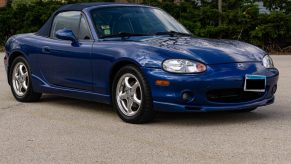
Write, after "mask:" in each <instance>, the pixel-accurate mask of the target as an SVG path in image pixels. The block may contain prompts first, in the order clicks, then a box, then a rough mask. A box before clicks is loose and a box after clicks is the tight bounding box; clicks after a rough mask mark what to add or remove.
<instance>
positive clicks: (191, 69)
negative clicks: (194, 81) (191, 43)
mask: <svg viewBox="0 0 291 164" xmlns="http://www.w3.org/2000/svg"><path fill="white" fill-rule="evenodd" d="M163 69H164V70H166V71H168V72H173V73H199V72H204V71H205V70H206V66H205V65H204V64H202V63H199V62H195V61H190V60H186V59H169V60H165V61H164V62H163Z"/></svg>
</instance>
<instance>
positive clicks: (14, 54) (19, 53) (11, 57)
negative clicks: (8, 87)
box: [7, 50, 27, 84]
mask: <svg viewBox="0 0 291 164" xmlns="http://www.w3.org/2000/svg"><path fill="white" fill-rule="evenodd" d="M19 56H21V57H24V58H25V60H26V61H27V58H26V56H25V53H23V52H22V51H18V50H16V51H13V52H11V54H10V55H9V58H8V67H7V80H8V83H9V84H10V79H9V78H10V77H9V74H10V69H11V65H12V63H13V61H14V60H15V59H16V58H17V57H19Z"/></svg>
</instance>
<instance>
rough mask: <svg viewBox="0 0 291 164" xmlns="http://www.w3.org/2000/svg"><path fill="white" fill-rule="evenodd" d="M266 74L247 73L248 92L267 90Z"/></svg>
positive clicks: (245, 85)
mask: <svg viewBox="0 0 291 164" xmlns="http://www.w3.org/2000/svg"><path fill="white" fill-rule="evenodd" d="M266 81H267V80H266V76H262V75H245V83H244V91H247V92H265V90H266Z"/></svg>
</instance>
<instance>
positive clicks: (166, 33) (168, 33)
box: [155, 31, 192, 37]
mask: <svg viewBox="0 0 291 164" xmlns="http://www.w3.org/2000/svg"><path fill="white" fill-rule="evenodd" d="M155 35H170V36H171V37H173V36H192V34H189V33H183V32H177V31H165V32H157V33H155Z"/></svg>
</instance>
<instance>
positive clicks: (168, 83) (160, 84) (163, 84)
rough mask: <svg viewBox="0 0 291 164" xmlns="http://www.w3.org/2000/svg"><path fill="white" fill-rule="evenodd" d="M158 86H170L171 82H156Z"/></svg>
mask: <svg viewBox="0 0 291 164" xmlns="http://www.w3.org/2000/svg"><path fill="white" fill-rule="evenodd" d="M156 85H159V86H169V85H170V82H169V81H168V80H156Z"/></svg>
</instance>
